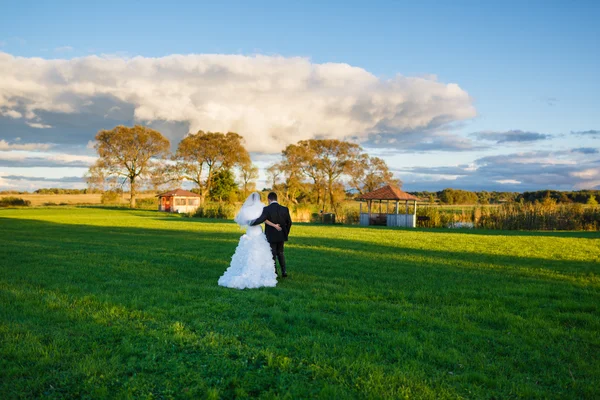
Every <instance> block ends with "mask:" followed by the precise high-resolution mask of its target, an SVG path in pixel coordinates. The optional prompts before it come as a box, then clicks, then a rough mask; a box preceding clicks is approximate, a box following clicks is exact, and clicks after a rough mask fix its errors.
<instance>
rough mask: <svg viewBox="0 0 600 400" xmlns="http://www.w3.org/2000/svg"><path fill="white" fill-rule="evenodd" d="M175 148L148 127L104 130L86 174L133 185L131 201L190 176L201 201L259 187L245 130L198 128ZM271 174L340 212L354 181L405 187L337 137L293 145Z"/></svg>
mask: <svg viewBox="0 0 600 400" xmlns="http://www.w3.org/2000/svg"><path fill="white" fill-rule="evenodd" d="M170 147H171V144H170V142H169V140H168V139H167V138H165V137H164V136H163V135H162V134H161V133H160V132H158V131H156V130H153V129H151V128H148V127H145V126H141V125H136V126H134V127H125V126H117V127H115V128H113V129H111V130H102V131H100V132H98V134H97V135H96V145H95V149H96V151H97V152H98V156H99V157H98V160H97V161H96V163H95V164H94V165H92V166H91V167H90V169H89V171H88V173H87V174H86V177H85V178H86V182H87V184H88V187H89V188H90V190H101V191H103V190H111V189H112V190H114V189H115V188H122V187H124V186H127V187H128V188H129V191H130V206H131V207H135V201H136V195H137V193H138V192H139V190H140V189H141V188H142V187H144V186H148V185H150V186H152V187H153V188H155V189H157V190H158V189H160V188H172V187H175V186H178V185H179V184H180V183H181V181H183V180H188V181H191V182H193V183H194V184H195V186H196V188H195V189H194V190H195V191H197V192H198V193H199V194H200V195H201V201H204V200H205V199H206V198H209V197H210V198H217V199H219V200H230V197H231V193H232V192H233V191H234V190H236V189H238V187H239V190H240V192H242V194H243V195H244V196H246V195H247V194H248V193H249V192H250V191H252V190H254V189H255V186H256V183H255V181H256V179H257V178H258V167H256V165H254V164H252V161H251V159H250V154H249V153H248V151H247V150H246V148H245V147H244V143H243V138H242V137H241V136H240V135H238V134H237V133H234V132H228V133H220V132H204V131H198V132H197V133H196V134H193V135H188V136H186V137H185V138H184V139H183V140H181V142H180V143H179V144H178V146H177V150H176V151H175V153H174V154H171V152H170ZM234 172H237V174H238V176H239V185H238V183H237V182H236V181H235V173H234ZM267 173H268V176H269V180H270V183H271V189H272V190H278V191H280V192H281V193H282V194H283V196H284V197H285V199H286V200H288V201H290V202H292V203H299V202H313V203H316V204H318V205H319V206H322V207H323V208H328V207H329V208H331V209H334V210H335V208H336V205H337V204H339V202H341V201H342V200H344V198H345V196H346V187H347V186H349V187H352V188H353V189H354V190H355V191H357V192H358V193H364V192H367V191H371V190H374V189H376V188H378V187H380V186H382V185H383V184H385V183H391V184H395V185H397V186H400V185H401V182H400V181H399V180H397V179H395V178H394V177H393V174H392V173H391V171H390V170H389V168H388V166H387V164H386V163H385V161H383V160H382V159H380V158H377V157H370V156H369V155H368V154H366V153H364V151H363V149H362V147H360V146H359V145H357V144H355V143H350V142H346V141H340V140H334V139H320V140H317V139H311V140H303V141H300V142H298V143H297V144H293V145H289V146H287V147H286V148H285V149H284V150H283V151H282V153H281V161H279V162H277V163H274V164H273V165H271V166H270V167H269V168H268V170H267Z"/></svg>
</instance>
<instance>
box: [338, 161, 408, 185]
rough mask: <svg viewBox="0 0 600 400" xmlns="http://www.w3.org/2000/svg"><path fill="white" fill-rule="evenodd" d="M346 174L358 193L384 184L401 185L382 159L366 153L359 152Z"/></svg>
mask: <svg viewBox="0 0 600 400" xmlns="http://www.w3.org/2000/svg"><path fill="white" fill-rule="evenodd" d="M348 175H349V176H350V185H351V186H352V188H353V189H356V190H357V191H358V193H360V194H365V193H369V192H372V191H374V190H376V189H379V188H380V187H382V186H385V185H393V186H397V187H402V181H401V180H399V179H396V178H394V174H393V173H392V172H391V171H390V169H389V167H388V166H387V164H386V162H385V161H384V160H382V159H381V158H378V157H369V155H367V154H361V155H360V156H359V158H358V160H356V161H355V162H353V163H352V165H350V168H349V173H348Z"/></svg>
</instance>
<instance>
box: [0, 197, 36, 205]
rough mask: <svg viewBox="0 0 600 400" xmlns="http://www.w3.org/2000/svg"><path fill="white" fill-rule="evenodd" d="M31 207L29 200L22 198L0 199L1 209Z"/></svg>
mask: <svg viewBox="0 0 600 400" xmlns="http://www.w3.org/2000/svg"><path fill="white" fill-rule="evenodd" d="M30 205H31V202H30V201H29V200H23V199H22V198H20V197H2V198H1V199H0V207H15V206H21V207H28V206H30Z"/></svg>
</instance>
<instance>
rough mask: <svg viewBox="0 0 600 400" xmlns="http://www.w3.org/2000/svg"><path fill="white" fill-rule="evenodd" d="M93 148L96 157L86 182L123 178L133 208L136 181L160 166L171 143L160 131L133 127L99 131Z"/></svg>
mask: <svg viewBox="0 0 600 400" xmlns="http://www.w3.org/2000/svg"><path fill="white" fill-rule="evenodd" d="M94 147H95V148H96V151H97V152H98V156H99V158H98V160H97V161H96V163H95V164H94V165H93V166H92V167H91V168H90V170H89V172H88V183H92V182H96V183H98V182H100V181H106V179H110V178H111V177H113V178H117V179H118V178H122V179H123V183H125V182H126V183H128V184H129V190H130V196H131V197H130V201H129V206H130V207H132V208H133V207H135V197H136V191H137V186H138V184H139V181H140V180H143V179H146V178H148V177H149V176H151V175H152V174H153V172H154V170H155V169H157V168H161V167H162V164H161V162H160V159H163V158H165V157H167V156H168V154H169V147H170V143H169V140H168V139H166V138H165V137H164V136H163V135H161V134H160V132H158V131H155V130H153V129H150V128H148V127H145V126H141V125H136V126H134V127H132V128H131V127H126V126H117V127H115V128H113V129H111V130H102V131H100V132H98V134H97V135H96V145H95V146H94Z"/></svg>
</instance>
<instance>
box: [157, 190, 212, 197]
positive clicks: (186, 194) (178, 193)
mask: <svg viewBox="0 0 600 400" xmlns="http://www.w3.org/2000/svg"><path fill="white" fill-rule="evenodd" d="M172 196H181V197H201V196H200V195H199V194H198V193H194V192H188V191H187V190H183V189H175V190H171V191H169V192H165V193H161V194H158V195H156V197H172Z"/></svg>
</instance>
